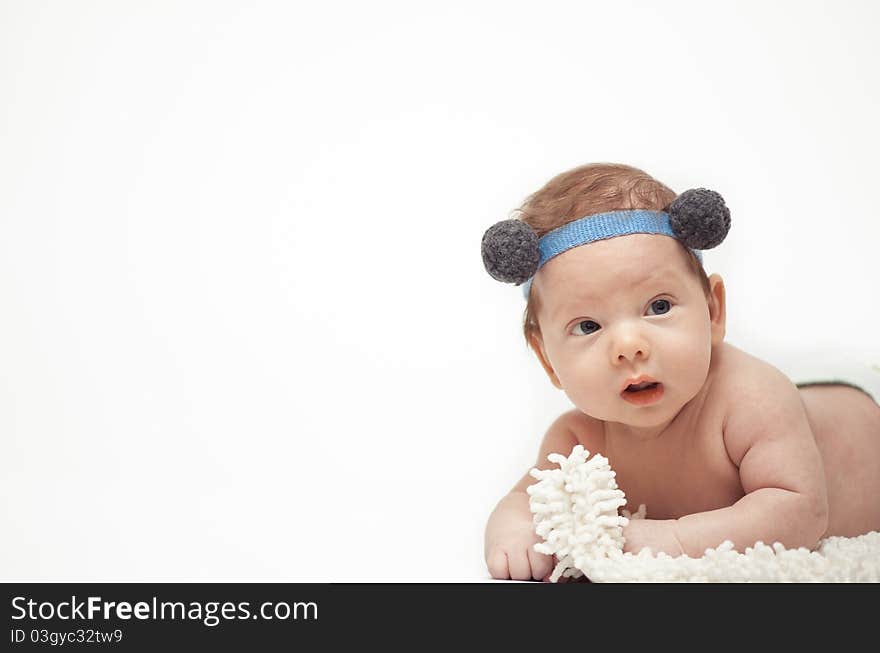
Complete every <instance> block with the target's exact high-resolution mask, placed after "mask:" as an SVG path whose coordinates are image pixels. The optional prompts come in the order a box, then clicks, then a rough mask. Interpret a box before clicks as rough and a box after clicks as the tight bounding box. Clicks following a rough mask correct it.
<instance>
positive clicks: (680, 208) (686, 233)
mask: <svg viewBox="0 0 880 653" xmlns="http://www.w3.org/2000/svg"><path fill="white" fill-rule="evenodd" d="M666 212H667V213H669V224H670V226H671V227H672V232H673V233H674V234H675V236H676V237H677V238H678V239H679V240H680V241H682V242H683V243H684V244H685V245H687V246H688V247H690V248H691V249H711V248H713V247H715V246H716V245H719V244H720V243H721V241H722V240H724V237H725V236H727V232H728V231H729V230H730V210H729V209H728V208H727V206H725V204H724V198H722V197H721V195H719V194H718V193H716V192H715V191H714V190H709V189H707V188H692V189H690V190H686V191H684V192H683V193H682V194H681V195H679V196H678V197H676V198H675V199H674V200H673V201H672V203H671V204H670V205H669V207H668V208H667V209H666Z"/></svg>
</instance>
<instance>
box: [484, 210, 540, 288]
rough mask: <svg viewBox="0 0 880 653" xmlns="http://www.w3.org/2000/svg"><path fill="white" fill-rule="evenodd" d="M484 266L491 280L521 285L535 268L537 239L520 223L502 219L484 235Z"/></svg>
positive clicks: (520, 221) (538, 257)
mask: <svg viewBox="0 0 880 653" xmlns="http://www.w3.org/2000/svg"><path fill="white" fill-rule="evenodd" d="M482 250H483V265H485V266H486V272H488V273H489V274H490V275H492V278H493V279H497V280H498V281H503V282H505V283H515V284H517V285H518V284H521V283H523V282H524V281H527V280H528V279H529V278H530V277H531V276H532V275H533V274H535V271H536V270H537V269H538V262H539V261H540V260H541V252H540V250H538V236H537V235H536V234H535V232H534V230H533V229H532V228H531V227H530V226H529V225H527V224H526V223H525V222H523V221H522V220H502V221H501V222H498V223H496V224H494V225H492V226H491V227H489V228H488V229H487V230H486V233H485V234H483V245H482Z"/></svg>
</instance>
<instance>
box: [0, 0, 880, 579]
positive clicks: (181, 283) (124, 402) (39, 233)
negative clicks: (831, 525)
mask: <svg viewBox="0 0 880 653" xmlns="http://www.w3.org/2000/svg"><path fill="white" fill-rule="evenodd" d="M878 19H880V10H878V5H877V4H876V3H873V2H868V1H865V2H838V3H827V2H803V1H799V2H773V3H768V2H757V1H756V2H737V3H732V2H731V3H724V4H720V3H712V4H706V3H703V2H663V3H656V2H648V1H638V2H637V1H630V2H614V3H611V2H604V1H602V2H584V1H578V2H541V3H535V2H509V1H507V2H473V1H469V2H460V3H454V2H449V1H448V0H447V1H445V2H436V3H413V2H394V3H391V2H375V1H374V2H369V3H361V2H323V3H309V4H308V5H306V3H302V6H300V5H299V4H297V3H291V2H252V1H249V2H217V1H216V0H211V1H207V0H206V1H203V2H155V1H153V2H111V1H107V2H94V1H90V2H85V1H81V2H60V1H58V2H30V1H19V2H0V94H2V101H0V112H2V120H3V122H2V125H3V128H2V130H0V310H2V313H0V496H2V498H0V580H5V581H12V580H56V581H70V580H90V581H99V580H179V581H185V580H287V581H326V580H352V581H362V580H373V581H395V580H414V581H416V580H418V581H422V580H478V579H482V578H485V577H486V575H487V574H486V571H485V566H484V563H483V559H482V555H483V551H482V535H483V528H484V525H485V521H486V518H487V516H488V514H489V512H490V511H491V509H492V508H493V506H494V504H495V502H496V501H497V500H498V499H499V498H500V497H501V496H502V495H503V494H504V493H505V492H507V491H508V490H509V488H510V487H511V486H512V485H513V484H514V483H515V482H516V480H517V479H518V478H519V477H520V476H521V475H522V474H523V473H524V472H525V471H526V470H527V469H528V468H529V467H530V466H531V465H532V464H534V462H535V456H536V452H537V447H538V444H539V441H540V438H541V437H542V435H543V431H544V429H545V428H546V426H547V425H548V424H549V423H550V421H552V419H553V418H554V417H555V416H556V415H558V414H559V413H560V412H562V411H563V410H565V409H567V408H568V407H569V403H568V400H567V399H566V397H565V396H564V395H563V394H562V393H561V392H559V391H557V390H555V389H554V388H553V387H552V386H551V385H550V383H549V382H548V381H547V379H546V377H545V376H544V375H543V371H542V370H541V368H540V366H539V365H538V363H537V361H536V360H535V359H534V358H533V357H532V356H531V354H530V352H529V351H528V350H527V349H526V347H525V343H524V341H523V339H522V335H521V316H522V309H523V302H522V299H521V295H520V293H519V289H517V288H514V287H512V286H504V285H502V284H499V283H497V282H495V281H493V280H492V279H491V278H490V277H489V276H488V275H487V274H486V273H485V271H484V270H483V266H482V262H481V259H480V253H479V249H480V239H481V237H482V234H483V232H484V231H485V229H486V228H488V227H489V226H490V225H491V224H493V223H494V222H496V221H498V220H502V219H505V218H506V217H509V214H510V212H511V211H512V210H513V209H514V208H516V207H517V206H518V205H519V204H520V202H521V201H522V200H523V199H524V198H525V197H526V196H527V195H528V194H529V193H531V192H533V191H534V190H536V189H537V188H539V187H540V186H541V185H542V184H544V183H545V182H546V181H547V180H548V179H550V178H551V177H552V176H554V175H556V174H558V173H560V172H562V171H564V170H568V169H569V168H571V167H574V166H576V165H580V164H583V163H588V162H595V161H614V162H623V163H628V164H631V165H635V166H638V167H641V168H643V169H645V170H646V171H647V172H649V173H650V174H652V175H654V176H656V177H657V178H659V179H660V180H662V181H663V182H664V183H666V184H667V185H669V186H670V187H671V188H673V189H674V190H676V191H677V192H681V191H683V190H685V189H687V188H692V187H698V186H704V187H708V188H713V189H715V190H718V191H719V192H721V193H722V194H723V196H724V197H725V199H726V200H727V203H728V206H729V207H730V208H731V212H732V215H733V221H734V222H733V228H732V230H731V232H730V236H729V237H728V239H727V240H726V241H725V242H724V244H723V245H722V246H721V247H719V248H718V249H717V250H714V251H711V252H708V253H707V254H706V262H707V268H708V271H709V272H718V273H720V274H722V276H723V277H724V278H725V280H726V283H727V289H728V302H729V309H728V310H729V315H728V327H729V328H728V340H729V341H730V342H732V343H733V344H735V345H737V346H740V347H742V348H744V349H746V350H748V351H751V352H753V353H755V354H758V355H762V354H764V353H767V354H768V355H772V354H773V352H775V351H777V349H778V348H780V347H787V348H797V347H800V346H809V347H811V348H813V347H816V346H819V347H827V348H829V349H830V350H832V351H833V350H834V349H835V348H848V349H854V350H858V351H860V352H862V351H864V352H872V353H871V354H870V355H872V356H875V355H877V352H878V350H880V346H878V344H877V342H876V336H877V333H878V331H877V329H878V326H877V325H878V318H880V308H878V295H877V290H876V288H877V284H876V276H877V275H876V266H877V259H878V254H880V250H878V241H880V239H878V236H880V228H878V223H880V209H878V202H877V193H876V189H877V172H878V166H877V152H878V151H880V126H878V121H877V116H878V115H880V75H878V63H880V42H878V40H877V38H876V27H877V25H878V24H880V20H878ZM866 355H868V354H866Z"/></svg>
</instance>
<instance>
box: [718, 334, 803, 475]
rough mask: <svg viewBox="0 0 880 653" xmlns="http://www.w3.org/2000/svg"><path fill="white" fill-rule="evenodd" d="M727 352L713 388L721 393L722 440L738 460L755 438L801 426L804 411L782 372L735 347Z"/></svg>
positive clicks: (782, 432)
mask: <svg viewBox="0 0 880 653" xmlns="http://www.w3.org/2000/svg"><path fill="white" fill-rule="evenodd" d="M730 354H731V355H730V356H729V357H727V359H726V361H725V365H724V366H723V369H719V375H718V379H717V384H716V388H715V389H716V390H717V392H718V395H719V396H720V397H723V405H724V412H723V420H722V433H723V436H724V442H725V445H726V446H727V449H728V453H729V454H730V456H731V459H732V460H734V462H737V463H738V461H739V460H740V459H741V458H742V455H743V454H744V453H745V451H746V450H747V449H748V448H749V447H750V446H752V445H753V444H755V442H756V441H758V440H760V439H762V438H765V437H769V436H778V435H783V434H786V433H796V432H799V431H802V430H804V429H802V428H801V427H803V426H805V425H806V415H805V412H804V407H803V403H802V402H801V399H800V394H799V393H798V389H797V386H795V384H794V383H792V381H791V380H790V379H789V378H788V377H787V376H786V375H785V374H784V373H782V372H781V371H780V370H778V369H777V368H776V367H774V366H773V365H771V364H770V363H767V362H766V361H763V360H761V359H760V358H757V357H755V356H752V355H751V354H748V353H746V352H744V351H742V350H740V349H737V348H735V347H731V350H730ZM781 425H784V426H785V428H784V429H782V428H780V426H781ZM807 430H808V429H807ZM805 433H806V431H805Z"/></svg>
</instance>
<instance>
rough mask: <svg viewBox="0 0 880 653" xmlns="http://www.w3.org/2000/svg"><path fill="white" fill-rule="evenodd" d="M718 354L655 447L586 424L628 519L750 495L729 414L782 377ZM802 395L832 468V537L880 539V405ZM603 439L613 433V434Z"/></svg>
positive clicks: (736, 356)
mask: <svg viewBox="0 0 880 653" xmlns="http://www.w3.org/2000/svg"><path fill="white" fill-rule="evenodd" d="M719 354H720V355H719V356H718V357H717V359H716V360H713V367H712V369H711V370H710V378H709V381H708V382H707V384H706V387H705V388H704V390H703V391H701V393H700V394H698V395H697V397H696V398H695V400H694V401H692V402H690V404H688V405H687V406H686V407H685V408H684V409H683V410H682V411H681V413H680V414H679V416H678V417H677V418H676V422H675V424H674V425H673V427H671V428H670V429H669V432H668V433H664V434H663V435H662V436H661V437H660V439H659V440H658V441H656V442H647V443H640V442H629V441H627V440H626V439H625V438H619V437H617V438H615V437H611V436H608V437H601V438H597V437H596V432H597V431H596V427H595V424H593V425H592V426H591V425H590V424H589V420H590V418H586V420H587V421H585V422H584V427H585V428H584V431H583V433H584V436H585V437H584V439H583V444H584V446H585V447H586V448H587V449H590V450H591V451H599V452H601V453H602V454H603V455H605V456H606V457H607V458H608V459H609V462H610V464H611V466H612V468H613V469H614V470H615V472H616V474H617V482H618V486H619V487H620V488H621V489H622V490H623V491H624V493H625V494H626V499H627V506H626V508H627V509H628V510H630V511H635V510H637V509H638V507H639V505H640V504H645V505H646V506H647V512H648V517H649V518H651V519H677V518H679V517H683V516H684V515H688V514H693V513H698V512H705V511H710V510H715V509H718V508H725V507H727V506H731V505H733V504H734V503H736V502H737V501H738V500H739V499H740V498H742V497H743V496H744V494H745V493H744V491H743V487H742V484H741V483H740V477H739V469H738V467H737V466H736V465H735V464H734V463H733V462H732V461H731V458H730V456H729V454H728V451H727V448H726V446H725V442H724V423H725V416H726V415H728V414H729V411H731V410H749V405H747V404H745V403H743V402H737V398H736V393H737V387H744V386H748V385H753V384H756V383H761V379H762V377H764V376H766V375H768V374H778V372H777V371H776V370H775V368H772V367H771V366H770V365H768V364H767V363H765V362H764V361H761V360H759V359H757V358H755V357H753V356H751V355H749V354H747V353H745V352H743V351H741V350H739V349H737V348H735V347H733V346H731V345H729V344H723V345H722V347H721V350H720V351H719ZM793 391H798V390H793ZM799 393H800V396H801V399H802V402H803V404H804V410H805V413H806V416H807V420H808V421H809V424H810V427H811V429H812V431H813V436H814V438H815V441H816V444H817V447H818V449H819V452H820V455H821V457H822V459H823V464H824V468H825V478H826V485H827V490H828V500H829V525H828V530H827V531H826V534H825V536H831V535H847V536H850V535H858V534H862V533H866V532H868V531H871V530H880V501H878V500H877V497H878V496H880V406H878V405H877V404H876V403H875V402H874V401H873V400H872V399H871V398H870V397H869V396H868V395H866V394H864V393H863V392H860V391H858V390H856V389H854V388H849V387H846V386H840V385H834V386H810V387H806V388H801V389H800V390H799ZM785 426H786V425H785V424H779V425H773V428H785ZM591 429H592V432H591ZM603 432H605V433H608V432H610V429H609V428H608V426H607V425H606V427H605V428H604V429H603ZM590 445H592V449H591V446H590Z"/></svg>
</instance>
